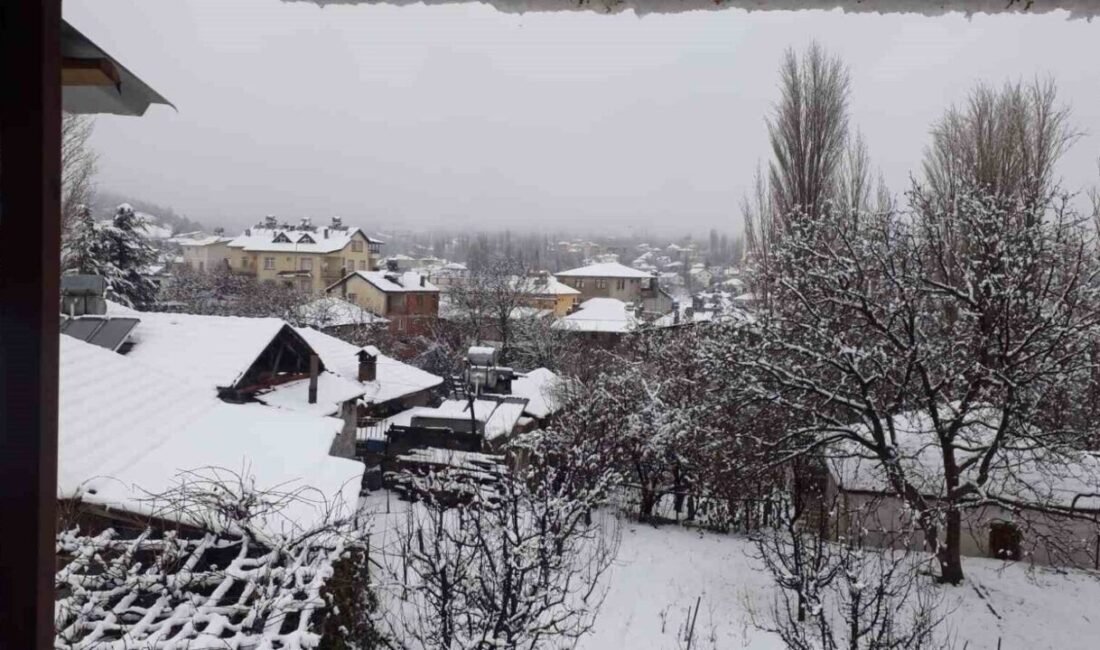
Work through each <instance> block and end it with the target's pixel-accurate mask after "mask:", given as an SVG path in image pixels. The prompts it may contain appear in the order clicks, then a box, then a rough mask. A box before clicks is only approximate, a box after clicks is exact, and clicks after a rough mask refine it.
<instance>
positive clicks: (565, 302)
mask: <svg viewBox="0 0 1100 650" xmlns="http://www.w3.org/2000/svg"><path fill="white" fill-rule="evenodd" d="M514 283H515V287H516V291H517V292H518V293H520V294H521V296H522V299H521V302H523V304H524V305H525V306H527V307H530V308H532V309H536V310H546V311H549V312H551V313H553V315H554V316H556V317H558V318H561V317H562V316H565V315H566V314H568V313H569V312H571V311H573V309H574V308H575V307H576V306H577V303H578V301H579V299H580V295H581V292H580V291H578V290H577V289H574V288H573V287H571V286H569V285H567V284H565V283H563V282H560V281H559V280H558V279H557V278H555V277H554V276H552V275H550V274H549V273H546V272H545V271H544V272H542V273H540V274H538V275H534V276H527V277H517V278H516V279H515V280H514Z"/></svg>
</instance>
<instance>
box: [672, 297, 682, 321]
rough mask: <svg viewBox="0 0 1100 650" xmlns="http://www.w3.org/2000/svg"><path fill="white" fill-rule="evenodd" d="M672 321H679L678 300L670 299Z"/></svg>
mask: <svg viewBox="0 0 1100 650" xmlns="http://www.w3.org/2000/svg"><path fill="white" fill-rule="evenodd" d="M672 322H673V323H679V322H680V301H679V300H673V301H672Z"/></svg>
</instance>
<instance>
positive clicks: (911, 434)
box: [826, 407, 1100, 510]
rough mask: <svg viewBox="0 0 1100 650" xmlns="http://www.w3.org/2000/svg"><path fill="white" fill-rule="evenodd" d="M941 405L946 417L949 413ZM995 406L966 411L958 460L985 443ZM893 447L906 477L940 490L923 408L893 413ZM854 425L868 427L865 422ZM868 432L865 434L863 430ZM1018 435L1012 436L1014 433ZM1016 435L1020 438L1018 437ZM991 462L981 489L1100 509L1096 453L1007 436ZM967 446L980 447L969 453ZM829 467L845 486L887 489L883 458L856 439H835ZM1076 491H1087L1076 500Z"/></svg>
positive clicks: (970, 472) (938, 458) (924, 489)
mask: <svg viewBox="0 0 1100 650" xmlns="http://www.w3.org/2000/svg"><path fill="white" fill-rule="evenodd" d="M943 408H944V416H949V415H953V412H952V411H950V410H949V409H947V407H943ZM998 413H999V411H997V410H996V409H992V408H988V409H978V410H976V411H974V412H972V413H970V414H968V416H967V419H966V422H965V424H964V425H963V427H962V429H961V431H960V433H959V440H958V442H957V443H956V446H957V447H958V448H959V451H958V456H959V461H960V463H962V462H963V461H964V459H966V458H968V457H969V456H970V455H971V453H980V452H982V451H984V450H985V449H986V448H988V444H989V441H991V440H992V436H993V435H994V434H995V426H996V425H995V423H996V422H997V421H998V420H999V418H998V417H997V414H998ZM893 422H894V427H895V430H896V445H895V446H896V450H897V455H898V458H899V463H900V464H901V466H902V468H903V469H904V470H905V474H906V477H907V478H908V480H910V481H911V482H912V483H913V485H914V486H915V487H916V488H917V489H918V490H920V491H921V493H922V494H925V495H926V496H933V497H939V496H942V495H943V493H944V474H943V457H942V454H941V451H940V446H939V444H938V442H937V436H936V434H935V428H934V427H933V425H932V418H931V417H930V415H929V413H928V412H927V411H910V412H907V413H902V414H899V415H896V416H894V420H893ZM853 428H854V430H856V431H857V432H858V431H861V430H862V431H866V427H865V425H862V424H859V425H855V426H854V427H853ZM863 435H866V436H868V437H869V434H863ZM1013 438H1016V437H1013ZM1017 439H1018V438H1017ZM1005 444H1006V447H1005V448H1004V449H1002V450H1001V451H999V452H998V453H997V454H996V455H995V457H994V461H993V463H992V464H991V466H990V480H989V482H988V483H987V485H986V488H985V492H986V493H987V494H989V495H991V496H994V497H1001V498H1004V499H1008V500H1011V501H1015V502H1018V503H1033V504H1052V505H1058V506H1062V507H1070V506H1073V505H1075V507H1077V508H1082V509H1091V510H1100V456H1098V455H1096V454H1094V453H1089V452H1080V451H1071V450H1063V451H1060V452H1055V451H1053V450H1046V451H1034V450H1032V449H1031V447H1033V446H1034V445H1033V443H1028V444H1027V447H1024V446H1023V445H1024V443H1023V442H1013V441H1012V440H1011V439H1010V440H1009V441H1007V443H1005ZM965 448H970V449H976V450H979V451H977V452H967V451H965ZM826 455H827V459H828V465H829V469H830V471H831V472H832V474H833V477H834V479H835V480H836V481H837V484H838V485H840V486H841V487H842V488H843V489H845V490H853V491H863V492H879V493H889V492H892V490H891V489H890V488H889V484H888V483H887V479H886V476H885V473H884V470H883V467H882V463H881V462H879V461H878V460H877V459H875V458H873V457H872V455H871V454H870V453H869V452H868V451H867V450H864V449H858V448H857V447H856V446H855V444H854V443H851V442H848V443H847V444H838V445H835V446H834V447H831V448H829V449H828V450H826ZM977 471H978V468H977V466H976V464H975V465H971V466H970V467H969V468H968V469H965V470H963V474H962V480H963V481H964V482H965V481H968V480H970V479H971V478H973V477H974V476H975V474H976V473H977ZM1077 495H1087V497H1085V498H1080V499H1077V500H1076V503H1075V504H1074V497H1075V496H1077Z"/></svg>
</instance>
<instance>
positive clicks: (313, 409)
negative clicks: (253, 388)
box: [255, 370, 366, 415]
mask: <svg viewBox="0 0 1100 650" xmlns="http://www.w3.org/2000/svg"><path fill="white" fill-rule="evenodd" d="M364 393H366V389H365V388H364V387H363V385H362V384H360V383H359V382H357V381H353V380H352V379H345V378H344V377H341V376H340V375H337V374H336V373H334V372H330V371H327V370H326V371H324V372H322V373H320V374H318V375H317V401H316V402H315V403H313V404H310V403H309V379H308V378H306V379H298V380H295V381H289V382H286V383H285V384H279V385H278V386H274V387H272V388H268V389H266V390H264V391H262V392H257V393H256V394H255V397H256V399H257V400H259V401H261V402H263V403H264V404H267V405H268V406H274V407H277V408H283V409H288V410H291V411H298V412H299V413H311V414H313V415H337V414H339V412H340V406H341V405H342V404H343V403H344V402H347V401H350V400H353V399H355V398H357V397H360V396H362V395H363V394H364Z"/></svg>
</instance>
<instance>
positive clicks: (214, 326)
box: [107, 302, 288, 389]
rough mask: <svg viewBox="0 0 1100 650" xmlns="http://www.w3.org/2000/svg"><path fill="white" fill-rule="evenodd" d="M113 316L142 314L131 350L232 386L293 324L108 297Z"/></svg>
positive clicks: (199, 378) (199, 379)
mask: <svg viewBox="0 0 1100 650" xmlns="http://www.w3.org/2000/svg"><path fill="white" fill-rule="evenodd" d="M107 313H108V314H109V315H111V316H135V317H137V318H138V319H140V321H141V322H140V323H138V325H137V327H136V328H134V331H133V333H132V334H130V340H131V341H133V344H134V345H133V347H132V348H131V349H130V351H129V352H127V353H126V354H127V356H129V357H131V358H133V359H134V360H135V361H139V362H141V363H143V364H145V365H148V366H153V367H155V368H159V369H160V370H162V371H164V372H168V373H171V374H173V375H176V376H180V377H184V378H186V379H189V380H191V381H193V382H195V383H197V384H200V385H203V386H208V387H209V388H211V389H213V388H215V387H217V388H226V387H229V386H233V385H234V384H236V383H237V381H239V380H240V379H241V377H242V376H243V375H244V373H245V372H246V371H247V370H248V369H249V368H250V367H251V366H252V364H253V363H254V362H255V361H256V359H257V358H258V357H259V356H260V354H261V353H262V352H263V350H264V348H266V347H267V346H268V344H269V343H271V341H272V340H273V339H274V338H275V336H276V335H277V334H278V333H279V331H280V330H282V329H283V328H284V327H288V325H287V324H286V323H285V322H283V321H282V320H280V319H278V318H242V317H239V316H205V315H198V314H176V313H168V312H139V311H135V310H133V309H129V308H127V307H124V306H122V305H119V304H117V303H113V302H108V305H107Z"/></svg>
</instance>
